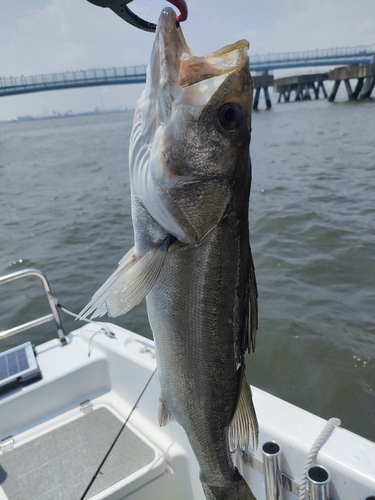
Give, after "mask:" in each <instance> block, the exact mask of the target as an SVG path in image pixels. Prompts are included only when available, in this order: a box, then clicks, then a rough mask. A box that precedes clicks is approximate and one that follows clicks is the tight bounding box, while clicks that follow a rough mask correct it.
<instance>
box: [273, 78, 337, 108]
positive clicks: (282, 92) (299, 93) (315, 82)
mask: <svg viewBox="0 0 375 500" xmlns="http://www.w3.org/2000/svg"><path fill="white" fill-rule="evenodd" d="M325 80H328V73H316V74H311V75H310V74H309V75H299V76H289V77H286V78H278V79H277V80H275V81H274V90H275V92H279V99H278V102H282V98H284V102H289V101H290V97H291V93H292V92H295V98H294V100H295V101H306V100H311V94H310V90H312V91H313V95H314V96H315V99H319V93H320V91H322V93H323V96H324V97H327V92H326V89H325V88H324V83H323V82H324V81H325Z"/></svg>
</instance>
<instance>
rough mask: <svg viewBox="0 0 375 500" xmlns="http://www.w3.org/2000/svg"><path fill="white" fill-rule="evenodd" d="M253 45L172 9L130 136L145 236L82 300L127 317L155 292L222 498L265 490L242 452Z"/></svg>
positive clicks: (251, 419)
mask: <svg viewBox="0 0 375 500" xmlns="http://www.w3.org/2000/svg"><path fill="white" fill-rule="evenodd" d="M248 48H249V43H248V42H247V41H246V40H240V41H238V42H236V43H234V44H232V45H228V46H225V47H223V48H222V49H220V50H218V51H216V52H213V53H211V54H209V55H207V56H197V55H195V54H194V53H193V52H192V51H191V49H190V48H189V47H188V46H187V43H186V41H185V38H184V36H183V33H182V30H181V27H180V25H179V24H178V23H177V24H176V14H175V12H174V10H173V9H171V8H169V7H168V8H165V9H163V11H162V13H161V15H160V18H159V21H158V24H157V29H156V34H155V41H154V45H153V49H152V53H151V57H150V62H149V65H148V68H147V78H146V86H145V89H144V91H143V93H142V96H141V98H140V99H139V101H138V102H137V106H136V110H135V115H134V123H133V129H132V133H131V137H130V148H129V174H130V183H131V210H132V220H133V227H134V247H133V248H132V249H131V250H130V251H129V252H128V253H127V254H126V255H125V257H123V259H122V260H121V261H120V262H119V266H118V268H117V269H116V271H115V272H114V273H113V274H112V275H111V276H110V277H109V278H108V280H107V281H106V282H105V283H104V285H103V286H102V287H101V288H100V289H99V290H98V291H97V292H96V293H95V295H94V296H93V298H92V300H91V301H90V302H89V304H88V305H87V306H86V307H85V308H84V309H83V311H82V312H81V313H80V315H81V316H82V317H87V316H90V315H91V317H92V318H93V317H100V316H103V315H104V314H106V313H107V314H108V316H110V317H115V316H119V315H121V314H125V313H127V312H128V311H129V310H130V309H131V308H132V307H133V306H135V305H136V304H138V303H139V302H140V301H141V300H143V298H144V297H146V304H147V313H148V318H149V322H150V325H151V329H152V332H153V336H154V340H155V348H156V359H157V367H158V368H157V371H158V376H159V380H160V388H161V393H160V406H159V415H158V418H159V423H160V425H161V426H163V425H166V424H167V423H168V422H169V421H171V420H176V421H177V422H178V423H179V424H181V425H182V427H183V428H184V430H185V432H186V435H187V437H188V439H189V442H190V444H191V447H192V449H193V452H194V454H195V456H196V458H197V461H198V464H199V467H200V480H201V483H202V487H203V491H204V494H205V496H206V498H207V499H210V500H219V499H220V500H223V499H230V500H255V496H254V495H253V493H252V491H251V489H250V486H249V485H248V484H247V482H246V481H245V479H244V478H243V477H242V475H241V474H240V472H239V471H238V469H237V468H236V467H235V465H234V463H233V460H232V453H233V452H234V451H235V450H236V449H238V448H240V449H242V450H245V449H247V447H248V446H249V445H250V442H252V445H253V446H256V445H257V441H258V422H257V417H256V413H255V409H254V405H253V400H252V394H251V388H250V385H249V383H248V381H247V379H246V374H245V354H246V353H250V352H253V351H254V348H255V337H256V331H257V323H258V319H257V318H258V308H257V295H258V294H257V284H256V278H255V271H254V264H253V258H252V254H251V248H250V242H249V220H248V210H249V196H250V184H251V161H250V151H249V148H250V136H251V108H252V96H253V82H252V78H251V75H250V70H249V59H248V55H247V51H248Z"/></svg>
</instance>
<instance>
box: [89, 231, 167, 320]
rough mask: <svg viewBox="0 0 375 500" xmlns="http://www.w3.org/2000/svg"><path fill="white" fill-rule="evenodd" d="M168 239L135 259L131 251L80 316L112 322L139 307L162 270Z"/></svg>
mask: <svg viewBox="0 0 375 500" xmlns="http://www.w3.org/2000/svg"><path fill="white" fill-rule="evenodd" d="M168 245H169V237H168V238H167V239H166V240H165V241H164V242H163V244H162V245H160V246H157V247H153V248H151V249H150V250H149V251H148V252H146V253H145V254H144V255H138V254H137V253H136V251H135V249H134V248H132V249H131V250H130V251H129V252H128V253H127V254H126V255H125V256H124V257H123V258H122V259H121V260H120V262H119V267H118V268H117V269H116V271H115V272H114V273H113V274H112V275H111V276H110V277H109V278H108V279H107V281H106V282H105V283H104V285H102V286H101V287H100V288H99V290H98V291H97V292H96V293H95V295H94V296H93V298H92V299H91V301H90V302H89V303H88V304H87V306H86V307H85V308H84V309H83V310H82V311H81V312H80V314H79V316H80V317H81V318H85V317H87V316H89V315H90V314H91V318H96V317H98V316H103V315H104V314H105V313H108V316H110V317H112V318H114V317H116V316H120V315H121V314H125V313H127V312H128V311H130V309H132V308H133V307H134V306H136V305H137V304H139V303H140V302H141V301H142V300H143V299H144V298H145V296H146V295H147V294H148V292H149V291H150V290H151V288H152V286H153V284H154V283H155V281H156V278H157V277H158V275H159V272H160V270H161V268H162V266H163V263H164V259H165V256H166V253H167V250H168Z"/></svg>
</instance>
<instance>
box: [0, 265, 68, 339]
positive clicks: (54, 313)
mask: <svg viewBox="0 0 375 500" xmlns="http://www.w3.org/2000/svg"><path fill="white" fill-rule="evenodd" d="M27 276H36V277H37V278H39V279H40V280H41V282H42V284H43V287H44V292H45V294H46V296H47V300H48V304H49V306H50V309H51V312H50V313H49V314H47V315H45V316H41V317H40V318H37V319H34V320H32V321H28V322H27V323H23V324H22V325H19V326H16V327H14V328H10V329H9V330H3V331H1V332H0V340H2V339H5V338H7V337H10V336H11V335H15V334H16V333H20V332H24V331H25V330H28V329H30V328H34V327H35V326H39V325H42V324H44V323H48V322H49V321H54V322H55V324H56V327H57V335H58V338H59V340H60V343H61V345H63V346H64V345H66V344H67V338H66V336H65V333H64V329H63V326H62V323H61V319H60V315H59V312H58V310H57V307H56V304H55V300H54V297H53V295H52V293H51V289H50V286H49V283H48V281H47V278H46V277H45V276H44V274H43V273H41V272H40V271H38V269H33V268H29V269H23V270H22V271H17V272H15V273H11V274H7V275H5V276H1V277H0V285H3V284H5V283H9V282H10V281H14V280H18V279H20V278H25V277H27Z"/></svg>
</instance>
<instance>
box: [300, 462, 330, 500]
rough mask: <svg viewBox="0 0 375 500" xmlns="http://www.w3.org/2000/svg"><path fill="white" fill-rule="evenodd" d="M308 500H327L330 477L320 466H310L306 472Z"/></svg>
mask: <svg viewBox="0 0 375 500" xmlns="http://www.w3.org/2000/svg"><path fill="white" fill-rule="evenodd" d="M306 477H307V488H308V492H309V500H329V482H330V479H331V478H330V475H329V472H328V470H327V469H326V468H325V467H323V466H322V465H311V466H310V467H309V468H308V469H307V472H306Z"/></svg>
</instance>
